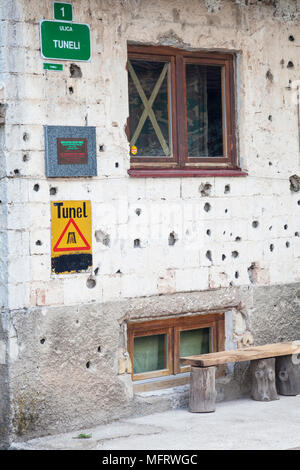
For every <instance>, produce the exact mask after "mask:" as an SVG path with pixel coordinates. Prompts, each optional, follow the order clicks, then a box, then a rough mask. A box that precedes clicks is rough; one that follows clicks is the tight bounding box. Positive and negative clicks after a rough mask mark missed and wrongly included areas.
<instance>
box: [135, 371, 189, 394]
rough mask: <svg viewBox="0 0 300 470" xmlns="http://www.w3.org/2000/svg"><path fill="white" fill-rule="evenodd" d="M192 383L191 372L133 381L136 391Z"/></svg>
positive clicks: (141, 391) (156, 389)
mask: <svg viewBox="0 0 300 470" xmlns="http://www.w3.org/2000/svg"><path fill="white" fill-rule="evenodd" d="M189 383H190V373H189V372H185V373H183V374H177V375H167V376H165V377H156V378H153V379H145V380H139V381H137V382H133V391H134V393H143V392H154V391H158V390H164V389H169V388H174V387H180V386H183V385H187V384H189Z"/></svg>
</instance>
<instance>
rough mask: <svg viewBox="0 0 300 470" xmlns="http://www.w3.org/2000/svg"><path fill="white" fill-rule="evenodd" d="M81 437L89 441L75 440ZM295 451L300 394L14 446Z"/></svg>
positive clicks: (173, 414) (120, 423)
mask: <svg viewBox="0 0 300 470" xmlns="http://www.w3.org/2000/svg"><path fill="white" fill-rule="evenodd" d="M80 433H84V434H86V435H91V437H90V438H85V439H82V438H77V436H78V435H79V434H80ZM297 447H300V395H298V396H296V397H283V396H281V397H280V400H278V401H272V402H257V401H253V400H251V399H242V400H235V401H230V402H223V403H218V404H217V409H216V412H215V413H207V414H192V413H189V412H188V411H187V410H186V409H177V410H172V411H167V412H164V413H156V414H153V415H149V416H143V417H138V418H132V419H124V420H121V421H116V422H113V423H111V424H107V425H101V426H97V427H94V428H90V429H84V430H79V429H78V431H76V432H71V433H67V434H60V435H56V436H49V437H44V438H39V439H34V440H31V441H28V442H26V443H18V444H14V445H13V446H12V448H14V449H17V448H18V449H20V448H21V449H34V450H36V449H49V450H54V449H78V450H81V449H82V450H83V449H86V450H92V449H93V450H116V449H119V450H189V449H191V450H204V449H220V450H222V449H223V450H224V449H226V450H228V449H233V450H237V449H243V450H246V449H251V450H258V449H266V450H269V449H270V450H271V449H278V450H280V449H281V450H284V449H295V448H297Z"/></svg>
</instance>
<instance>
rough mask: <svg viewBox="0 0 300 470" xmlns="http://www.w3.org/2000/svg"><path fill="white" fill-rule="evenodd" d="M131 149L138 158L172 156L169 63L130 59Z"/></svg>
mask: <svg viewBox="0 0 300 470" xmlns="http://www.w3.org/2000/svg"><path fill="white" fill-rule="evenodd" d="M128 70H129V74H128V85H129V117H130V146H131V147H133V146H135V147H136V148H137V153H136V154H135V155H134V156H135V157H139V156H140V157H141V156H142V157H169V156H171V138H170V136H171V121H170V116H171V114H170V96H169V64H168V63H165V62H152V61H146V60H130V61H129V66H128Z"/></svg>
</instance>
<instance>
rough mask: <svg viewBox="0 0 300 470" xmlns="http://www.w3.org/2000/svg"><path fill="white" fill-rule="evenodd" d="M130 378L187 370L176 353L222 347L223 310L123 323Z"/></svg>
mask: <svg viewBox="0 0 300 470" xmlns="http://www.w3.org/2000/svg"><path fill="white" fill-rule="evenodd" d="M127 332H128V351H129V354H130V359H131V363H132V379H133V380H134V381H138V380H144V379H152V378H155V377H165V376H172V375H173V376H174V375H177V374H182V373H184V372H188V371H189V370H190V366H186V365H183V364H181V363H180V357H186V356H192V355H197V354H207V353H210V352H216V351H220V350H223V349H224V314H223V313H217V314H210V315H195V316H184V317H175V318H169V319H165V320H154V321H146V322H132V323H128V325H127Z"/></svg>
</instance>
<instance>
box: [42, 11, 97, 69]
mask: <svg viewBox="0 0 300 470" xmlns="http://www.w3.org/2000/svg"><path fill="white" fill-rule="evenodd" d="M40 26H41V54H42V57H43V58H44V59H56V60H73V61H89V60H90V58H91V39H90V27H89V25H87V24H82V23H66V22H63V21H50V20H42V21H41V23H40Z"/></svg>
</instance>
